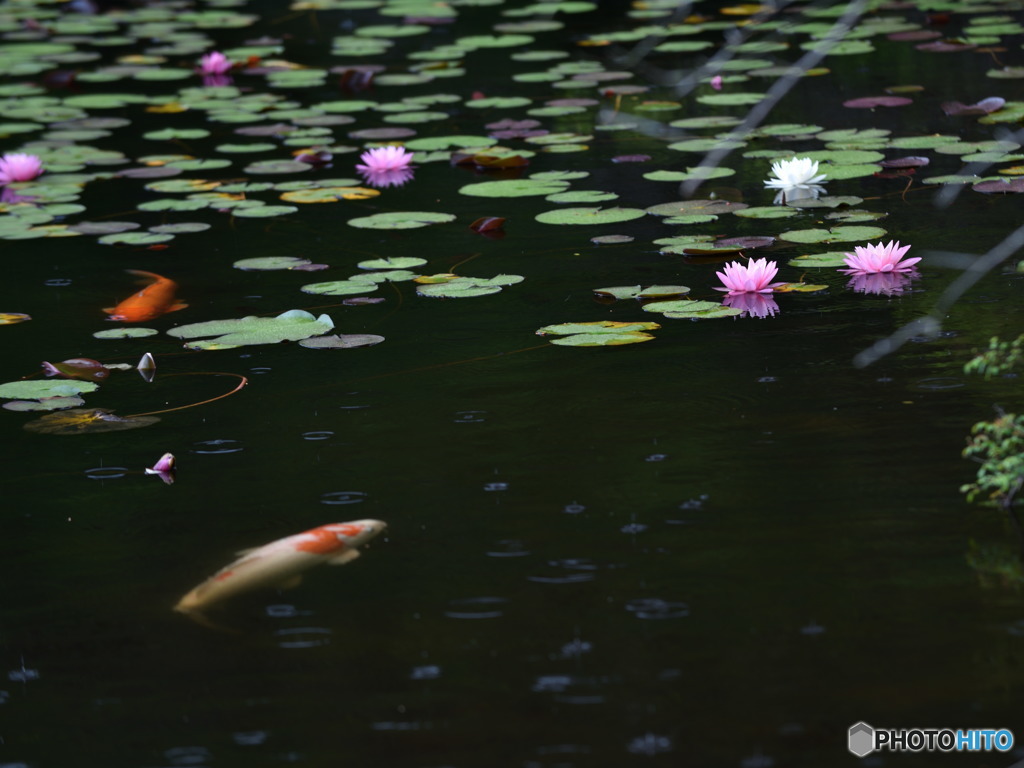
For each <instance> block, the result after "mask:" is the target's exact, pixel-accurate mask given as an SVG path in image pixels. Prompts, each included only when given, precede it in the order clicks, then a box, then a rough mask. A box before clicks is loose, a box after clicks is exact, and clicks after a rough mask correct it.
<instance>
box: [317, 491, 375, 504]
mask: <svg viewBox="0 0 1024 768" xmlns="http://www.w3.org/2000/svg"><path fill="white" fill-rule="evenodd" d="M365 500H366V493H365V492H363V491H329V492H328V493H325V494H323V495H321V496H320V503H321V504H359V503H360V502H362V501H365Z"/></svg>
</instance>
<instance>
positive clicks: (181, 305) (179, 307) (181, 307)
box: [167, 301, 188, 312]
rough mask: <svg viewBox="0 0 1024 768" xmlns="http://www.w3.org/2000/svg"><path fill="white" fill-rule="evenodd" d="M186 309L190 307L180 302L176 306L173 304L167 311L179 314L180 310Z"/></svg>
mask: <svg viewBox="0 0 1024 768" xmlns="http://www.w3.org/2000/svg"><path fill="white" fill-rule="evenodd" d="M186 307H188V304H186V303H185V302H183V301H178V302H175V303H174V304H172V305H171V306H169V307H168V308H167V311H168V312H177V311H178V310H179V309H185V308H186Z"/></svg>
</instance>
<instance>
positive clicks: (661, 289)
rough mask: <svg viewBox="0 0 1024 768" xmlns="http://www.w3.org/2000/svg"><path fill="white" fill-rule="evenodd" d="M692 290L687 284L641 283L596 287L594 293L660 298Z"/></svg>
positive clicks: (616, 297)
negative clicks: (646, 286)
mask: <svg viewBox="0 0 1024 768" xmlns="http://www.w3.org/2000/svg"><path fill="white" fill-rule="evenodd" d="M689 292H690V289H689V288H688V287H687V286H685V285H652V286H650V287H649V288H641V287H640V286H639V285H617V286H614V287H612V288H595V289H594V293H597V294H600V295H601V296H611V297H612V298H614V299H658V298H663V297H665V296H683V295H685V294H687V293H689Z"/></svg>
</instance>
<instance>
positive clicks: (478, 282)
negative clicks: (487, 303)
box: [416, 275, 525, 299]
mask: <svg viewBox="0 0 1024 768" xmlns="http://www.w3.org/2000/svg"><path fill="white" fill-rule="evenodd" d="M524 279H525V278H523V276H522V275H498V276H496V277H492V278H480V277H454V278H452V279H449V280H445V281H444V282H437V283H431V284H427V285H421V286H420V287H419V288H417V289H416V293H418V294H419V295H420V296H431V297H434V298H444V299H465V298H470V297H474V296H487V295H489V294H492V293H497V292H498V291H500V290H501V289H502V287H504V286H506V285H514V284H515V283H521V282H522V281H523V280H524Z"/></svg>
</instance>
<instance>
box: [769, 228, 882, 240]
mask: <svg viewBox="0 0 1024 768" xmlns="http://www.w3.org/2000/svg"><path fill="white" fill-rule="evenodd" d="M884 235H885V230H884V229H882V228H881V227H832V228H831V229H800V230H792V231H790V232H783V233H782V234H781V235H779V238H780V239H782V240H786V241H788V242H790V243H855V242H864V241H866V240H877V239H878V238H880V237H883V236H884Z"/></svg>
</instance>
